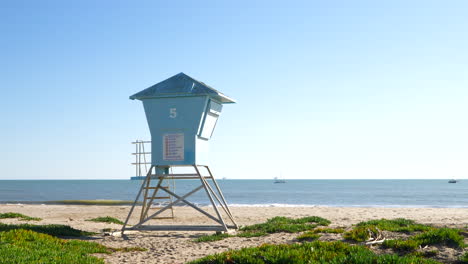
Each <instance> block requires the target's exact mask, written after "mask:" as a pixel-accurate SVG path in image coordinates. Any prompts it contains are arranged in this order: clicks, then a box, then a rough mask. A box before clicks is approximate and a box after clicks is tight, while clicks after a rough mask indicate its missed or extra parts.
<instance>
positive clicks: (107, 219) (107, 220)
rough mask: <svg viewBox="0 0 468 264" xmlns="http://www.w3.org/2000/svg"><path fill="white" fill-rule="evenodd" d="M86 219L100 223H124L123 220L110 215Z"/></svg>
mask: <svg viewBox="0 0 468 264" xmlns="http://www.w3.org/2000/svg"><path fill="white" fill-rule="evenodd" d="M86 221H92V222H101V223H114V224H119V225H123V224H124V222H122V221H120V220H119V219H117V218H114V217H110V216H104V217H96V218H93V219H88V220H86Z"/></svg>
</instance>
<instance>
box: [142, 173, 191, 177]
mask: <svg viewBox="0 0 468 264" xmlns="http://www.w3.org/2000/svg"><path fill="white" fill-rule="evenodd" d="M151 176H153V177H183V176H198V174H196V173H182V174H153V175H151Z"/></svg>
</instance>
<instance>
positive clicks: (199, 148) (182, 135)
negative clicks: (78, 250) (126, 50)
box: [122, 73, 237, 232]
mask: <svg viewBox="0 0 468 264" xmlns="http://www.w3.org/2000/svg"><path fill="white" fill-rule="evenodd" d="M130 99H132V100H134V99H137V100H141V101H142V102H143V107H144V109H145V114H146V119H147V121H148V126H149V129H150V133H151V163H150V165H151V166H150V169H149V170H148V173H147V175H146V177H145V178H144V181H143V183H142V185H141V188H140V190H139V192H138V195H137V197H136V199H135V202H134V204H133V206H132V208H131V209H130V212H129V214H128V217H127V219H126V221H125V224H124V226H123V228H122V232H123V231H125V230H130V229H132V230H135V229H136V230H213V231H228V229H230V228H235V229H237V224H236V223H235V221H234V218H233V216H232V214H231V212H230V210H229V207H228V205H227V203H226V200H225V198H224V196H223V194H222V192H221V189H220V188H219V186H218V184H217V183H216V180H215V178H214V176H213V174H212V172H211V170H210V168H209V167H208V160H209V158H208V154H209V151H208V142H209V140H210V138H211V137H212V135H213V131H214V129H215V127H216V123H217V121H218V118H219V116H220V114H221V111H222V108H223V104H231V103H235V101H234V100H233V99H232V98H229V97H228V96H226V95H224V94H222V93H221V92H219V91H217V90H215V89H213V88H211V87H210V86H208V85H206V84H205V83H203V82H199V81H197V80H195V79H193V78H192V77H190V76H188V75H186V74H184V73H179V74H177V75H174V76H172V77H171V78H169V79H167V80H164V81H162V82H160V83H157V84H155V85H153V86H151V87H149V88H147V89H145V90H143V91H141V92H138V93H136V94H134V95H132V96H130ZM175 167H185V168H191V169H193V173H178V174H176V173H172V169H173V168H175ZM187 179H191V180H193V179H197V180H200V185H199V186H198V187H195V188H194V189H193V190H191V191H190V192H188V193H186V194H184V195H180V194H176V193H175V191H174V190H172V189H171V188H170V186H168V185H167V182H168V181H169V180H171V181H174V180H187ZM201 189H204V190H205V192H206V195H207V197H208V199H209V201H210V203H211V205H212V206H213V209H214V212H215V215H213V214H211V213H210V212H208V211H207V210H204V209H203V208H201V207H198V206H197V205H196V204H194V203H192V202H190V201H189V200H188V199H187V198H188V197H189V196H191V195H192V194H194V193H195V192H197V191H199V190H201ZM142 194H143V195H142ZM161 194H163V195H164V196H163V195H161ZM141 196H142V197H141ZM140 197H141V198H142V199H141V200H142V208H141V213H140V218H139V222H138V223H137V224H135V225H133V226H132V227H127V224H128V221H129V219H130V218H131V215H132V213H133V211H134V209H135V207H136V205H137V204H138V202H139V201H140ZM164 199H166V200H167V201H168V202H167V203H166V204H165V205H164V206H161V203H160V202H159V203H157V204H158V206H156V207H155V206H154V203H155V201H161V200H164ZM178 203H184V204H186V205H188V206H190V207H192V208H194V209H195V210H197V211H199V212H200V213H202V214H204V215H206V216H207V217H208V218H210V219H212V220H213V221H214V222H216V223H217V225H210V226H205V225H204V226H194V225H185V226H175V225H160V224H159V225H147V224H146V223H147V222H148V221H149V220H158V219H159V220H164V219H172V218H173V217H174V214H173V211H172V209H173V206H174V205H175V204H178ZM154 208H156V212H154V213H152V214H150V213H149V212H150V209H154ZM168 210H169V211H171V215H170V216H161V215H162V214H163V213H164V212H167V211H168ZM223 215H224V216H227V217H228V218H229V219H230V220H231V222H232V224H227V223H226V222H225V221H224V219H223Z"/></svg>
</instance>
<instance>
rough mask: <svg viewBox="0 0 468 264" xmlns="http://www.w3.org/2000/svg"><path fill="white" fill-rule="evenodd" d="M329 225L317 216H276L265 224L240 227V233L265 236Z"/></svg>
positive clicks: (328, 222)
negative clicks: (263, 234) (260, 233)
mask: <svg viewBox="0 0 468 264" xmlns="http://www.w3.org/2000/svg"><path fill="white" fill-rule="evenodd" d="M329 224H330V221H329V220H327V219H325V218H322V217H318V216H307V217H302V218H298V219H293V218H289V217H284V216H277V217H273V218H270V219H268V220H267V221H266V222H265V223H261V224H255V225H249V226H244V227H241V228H240V231H242V232H251V233H258V232H263V233H267V234H272V233H279V232H287V233H297V232H302V231H307V230H311V229H314V228H316V227H317V226H319V225H320V226H327V225H329Z"/></svg>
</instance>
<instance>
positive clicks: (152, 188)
mask: <svg viewBox="0 0 468 264" xmlns="http://www.w3.org/2000/svg"><path fill="white" fill-rule="evenodd" d="M143 189H146V190H156V189H169V187H168V186H160V187H143Z"/></svg>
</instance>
